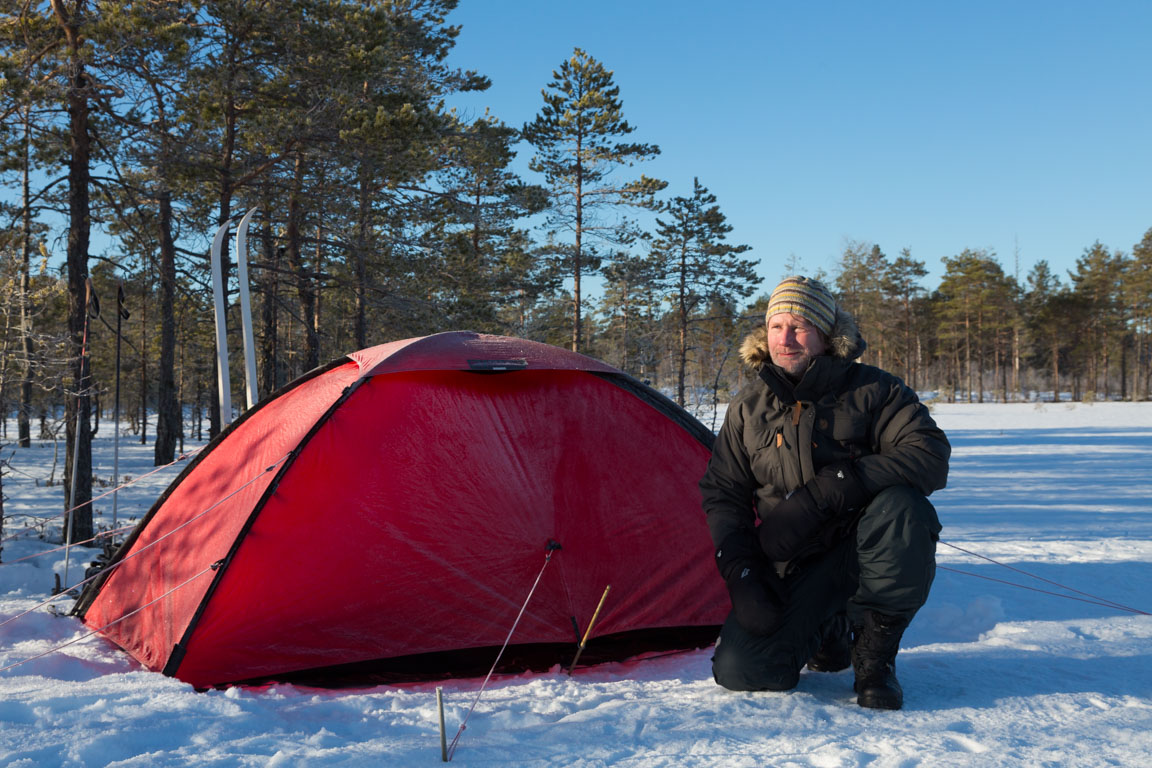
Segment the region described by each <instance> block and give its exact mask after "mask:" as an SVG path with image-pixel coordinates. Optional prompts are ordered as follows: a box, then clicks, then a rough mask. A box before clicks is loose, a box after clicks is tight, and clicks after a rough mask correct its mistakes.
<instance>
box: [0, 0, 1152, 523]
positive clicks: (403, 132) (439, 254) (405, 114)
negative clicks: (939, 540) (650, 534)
mask: <svg viewBox="0 0 1152 768" xmlns="http://www.w3.org/2000/svg"><path fill="white" fill-rule="evenodd" d="M455 4H456V3H455V1H454V0H408V1H406V2H394V1H389V0H375V1H365V2H352V1H351V0H279V1H278V2H275V3H270V2H264V1H257V0H172V1H165V0H154V1H153V2H148V3H140V2H105V3H95V2H92V1H91V0H71V2H66V1H65V0H49V1H48V2H31V3H16V2H10V1H8V0H0V8H2V10H0V78H2V79H0V117H2V123H0V144H2V149H3V152H2V157H3V162H2V164H0V184H2V189H3V198H2V200H0V259H2V261H0V311H2V312H3V314H4V317H3V331H2V333H3V336H2V342H0V343H2V349H0V354H2V357H0V403H2V404H3V407H4V409H5V410H6V411H7V412H8V413H13V412H15V413H16V414H17V415H18V426H17V434H16V435H13V436H10V437H8V439H9V440H13V441H15V442H17V443H18V444H19V445H27V444H28V443H29V441H30V440H31V439H32V437H33V436H34V435H36V434H39V435H41V436H44V437H51V436H55V435H59V434H60V433H61V431H62V430H63V431H65V432H66V433H67V436H68V446H69V448H68V451H69V454H68V455H69V458H68V459H67V461H66V462H65V466H64V470H65V474H66V475H68V474H69V473H70V472H71V467H72V466H73V464H72V458H71V451H72V446H73V444H77V445H78V446H79V450H80V455H79V457H77V463H76V465H75V466H76V467H77V468H78V478H79V479H78V482H77V483H76V499H75V500H76V502H77V503H83V502H85V501H87V500H88V499H89V498H90V493H91V489H90V484H89V482H88V481H89V479H90V476H91V464H90V462H91V458H90V440H91V431H92V429H93V428H99V427H98V425H99V422H100V419H101V418H107V417H108V416H110V415H111V411H112V393H113V392H114V389H115V384H116V375H115V371H116V368H115V361H116V348H117V345H116V336H115V332H114V329H115V328H117V327H120V328H121V329H122V343H121V344H120V345H119V346H120V362H121V364H120V371H121V376H120V379H119V382H120V390H121V403H122V413H123V414H124V416H125V417H126V418H129V419H132V420H134V421H135V423H136V424H137V425H139V428H140V438H141V440H154V444H155V460H156V462H157V463H166V462H168V461H171V460H172V458H173V456H174V453H175V451H176V450H177V448H178V446H179V444H180V441H181V440H182V439H183V437H184V436H186V435H187V434H189V430H192V429H201V426H200V425H201V423H202V421H203V420H204V419H206V420H207V421H208V424H207V430H208V432H209V433H215V432H216V431H218V430H219V429H220V428H221V424H220V423H219V419H218V416H217V413H218V409H217V407H216V405H217V403H216V399H217V391H216V387H215V369H214V366H215V357H214V346H215V342H214V338H213V321H212V297H211V290H210V284H211V282H210V275H209V271H208V250H209V242H210V240H211V237H212V235H213V234H214V232H215V231H216V229H217V227H218V226H220V225H222V224H223V223H225V222H229V221H235V219H236V218H237V217H238V216H239V215H241V214H243V213H244V212H245V211H246V210H248V209H250V208H256V209H258V211H259V215H258V216H257V218H256V219H255V221H254V223H253V226H252V229H251V232H250V237H249V245H250V251H251V253H250V257H249V267H250V276H251V283H252V293H253V307H254V308H253V314H254V320H255V331H256V342H257V346H258V354H257V358H258V369H259V371H260V381H259V391H260V393H261V394H262V395H267V394H268V393H269V392H272V391H274V390H276V389H277V388H279V387H281V386H283V385H284V384H286V383H287V382H289V381H291V380H292V379H293V378H295V377H297V376H299V375H300V374H302V373H304V372H306V371H308V370H311V369H312V368H315V367H316V366H318V365H320V364H323V363H325V362H327V361H328V360H330V359H333V358H335V357H338V356H339V355H341V354H343V353H345V352H348V351H351V350H354V349H357V348H362V347H366V346H370V345H373V344H378V343H382V342H385V341H390V340H394V339H400V338H406V337H411V336H419V335H425V334H429V333H435V332H439V331H445V330H459V329H471V330H476V331H484V332H492V333H500V334H509V335H516V336H523V337H526V338H531V339H535V340H540V341H545V342H549V343H553V344H558V345H564V346H568V347H571V348H573V349H576V350H578V351H581V352H584V353H586V354H590V355H593V356H595V357H599V358H602V359H604V360H606V361H607V362H609V363H612V364H614V365H616V366H618V367H620V368H623V369H625V370H627V371H629V372H631V373H633V374H634V375H636V376H637V377H639V378H642V379H645V380H648V381H649V382H651V383H652V384H654V385H656V386H658V387H661V388H664V389H665V390H666V391H668V392H669V393H670V394H671V395H672V396H673V397H675V398H677V399H679V400H680V401H682V402H689V401H691V400H693V399H697V398H701V397H709V398H716V399H719V400H724V399H726V398H727V396H728V394H729V393H730V392H731V391H732V390H734V389H735V388H737V387H738V386H739V384H740V382H741V380H742V377H743V376H744V374H743V373H742V371H741V367H740V364H739V362H738V360H737V354H736V351H735V350H736V348H737V347H738V344H739V341H740V340H741V338H742V337H743V336H744V335H745V334H746V333H748V332H749V331H750V330H752V329H753V328H754V327H755V325H756V324H757V323H758V322H759V321H760V319H761V318H760V314H761V312H762V309H763V303H764V300H763V298H761V299H759V300H756V301H754V302H753V303H751V304H749V301H750V300H751V299H752V297H753V295H754V294H755V293H757V292H758V291H760V292H763V291H765V290H770V288H771V286H765V285H762V284H761V281H760V279H759V278H758V277H757V273H756V265H757V260H756V259H755V258H754V254H752V253H751V252H750V248H749V247H748V246H747V245H737V244H732V243H730V242H728V240H727V237H728V235H729V234H730V233H731V229H732V228H731V226H730V225H729V224H728V223H727V222H726V219H725V216H724V214H723V213H722V211H721V209H720V207H719V204H718V203H717V201H716V198H715V196H714V195H712V194H711V193H710V192H709V191H708V189H707V187H706V186H704V184H702V183H701V181H700V180H698V179H676V180H672V184H671V185H669V183H668V182H666V181H663V180H659V179H653V178H650V177H647V176H644V175H640V174H638V173H637V172H636V171H635V170H634V168H635V167H636V166H637V165H638V164H641V163H642V162H643V161H645V160H647V159H650V158H651V157H653V156H655V155H657V154H658V153H659V152H660V150H659V147H658V146H657V145H655V144H647V143H640V142H636V141H633V140H632V139H631V134H633V133H634V132H635V129H634V127H633V126H631V125H630V124H629V123H628V122H627V120H626V118H625V115H624V113H623V107H622V103H623V102H622V98H621V96H620V93H619V89H618V87H617V86H616V84H615V83H614V80H613V76H612V72H611V70H609V69H608V68H607V67H606V66H605V65H603V64H601V63H600V62H599V61H597V60H596V59H595V58H593V57H592V56H590V55H589V54H588V53H586V52H584V51H583V50H580V49H576V50H574V51H573V52H572V53H571V55H570V56H569V58H567V59H565V60H563V61H562V62H561V63H560V64H559V66H558V67H557V69H556V70H555V71H554V72H552V73H551V77H550V78H549V73H547V72H542V73H541V84H542V86H543V98H542V99H541V101H540V111H539V113H538V114H537V115H536V117H535V118H534V119H533V120H532V121H531V122H529V123H527V124H525V125H523V126H509V125H506V124H504V123H503V122H502V121H501V120H500V119H499V116H496V115H491V114H484V115H464V114H460V113H458V112H456V111H454V110H453V109H451V108H449V107H448V106H447V105H446V102H449V101H451V97H452V96H453V94H458V93H462V92H467V91H482V90H483V89H485V88H487V87H488V85H489V81H488V79H487V78H486V77H485V76H484V75H483V74H482V73H475V72H465V71H460V70H457V69H454V68H452V67H450V66H449V65H448V64H447V55H448V53H449V52H450V50H451V48H452V46H453V44H454V41H455V39H456V37H457V35H458V34H459V33H460V30H459V29H458V28H455V27H453V26H451V24H450V23H449V18H448V17H449V12H450V11H451V9H452V8H453V7H454V6H455ZM563 55H565V52H558V58H559V57H561V56H563ZM526 97H530V95H526ZM518 150H519V151H523V152H526V153H527V154H528V156H529V157H530V158H531V163H530V166H529V168H530V173H531V174H532V178H528V179H525V178H521V177H520V176H519V175H518V174H517V173H516V172H515V171H514V170H513V169H512V160H513V158H514V156H515V153H516V152H517V151H518ZM677 192H679V194H677ZM1074 247H1076V246H1074ZM945 263H946V266H947V271H946V274H945V276H944V278H943V280H942V282H941V284H940V286H939V287H938V288H937V289H935V290H928V289H926V288H925V287H923V286H922V285H921V280H922V279H923V278H924V276H925V275H926V270H925V268H924V262H921V261H917V260H915V259H914V258H913V257H912V255H911V254H910V253H908V252H907V251H905V252H903V253H902V254H901V255H900V256H899V257H896V258H893V259H890V258H889V257H888V256H887V255H885V254H884V253H883V252H882V251H881V250H880V249H879V248H878V247H874V246H872V245H871V244H853V245H851V246H849V247H848V248H847V249H846V251H845V253H844V255H843V259H842V261H841V263H840V264H839V268H838V270H837V272H836V274H834V275H832V276H828V275H821V277H823V278H824V279H826V280H827V281H828V282H829V283H830V284H831V285H832V286H833V287H834V288H835V289H836V290H837V291H838V293H839V295H840V297H841V299H842V301H843V302H844V303H845V305H846V306H848V307H850V308H851V309H852V310H853V311H854V313H855V314H856V315H857V317H858V318H859V320H860V321H861V325H862V328H863V331H864V333H865V336H866V338H867V340H868V342H869V350H868V352H867V354H866V358H865V359H866V360H867V361H868V362H875V363H877V364H880V365H882V366H884V367H887V368H890V369H892V370H894V371H895V372H897V373H899V374H901V375H903V376H905V377H906V378H907V379H908V381H909V383H910V384H912V385H913V386H916V387H917V388H920V389H925V388H936V389H940V390H943V391H945V392H946V393H948V396H949V397H955V398H958V399H962V400H963V399H985V398H988V397H996V398H1007V397H1011V396H1018V395H1019V393H1022V392H1025V391H1029V390H1036V389H1044V390H1047V391H1050V392H1056V391H1059V390H1061V389H1064V390H1071V391H1073V392H1074V393H1075V394H1076V395H1077V396H1087V395H1088V394H1089V393H1098V394H1100V395H1106V396H1117V397H1131V398H1147V397H1148V396H1149V376H1150V372H1152V366H1150V362H1149V333H1150V331H1152V328H1150V322H1152V306H1150V296H1152V239H1150V237H1145V239H1144V240H1143V242H1141V243H1140V244H1138V245H1136V246H1135V247H1134V249H1133V251H1132V253H1131V254H1130V255H1126V254H1124V253H1121V252H1110V251H1109V250H1108V249H1106V248H1105V247H1103V246H1101V245H1099V244H1096V245H1093V246H1091V247H1089V248H1088V249H1087V250H1085V252H1084V256H1083V258H1082V259H1081V261H1080V262H1079V265H1078V269H1077V272H1076V274H1074V275H1071V276H1070V277H1071V280H1072V282H1071V285H1065V284H1064V282H1063V281H1062V280H1061V279H1060V278H1059V277H1058V276H1056V275H1054V274H1052V273H1051V272H1050V271H1049V270H1048V268H1047V266H1046V264H1044V263H1043V262H1041V263H1040V264H1038V265H1036V267H1035V268H1034V269H1033V270H1032V272H1031V273H1030V274H1029V275H1028V276H1027V278H1026V280H1025V282H1024V283H1023V284H1020V283H1019V282H1018V281H1017V280H1016V279H1014V278H1013V277H1011V276H1009V275H1007V274H1005V272H1004V270H1003V269H1002V268H1001V266H1000V265H999V264H998V263H997V261H996V258H995V255H994V254H990V253H986V252H981V251H965V252H964V253H962V254H959V255H956V256H954V257H950V258H948V259H945ZM793 266H794V265H785V264H781V265H780V266H779V268H778V269H776V270H772V269H769V270H767V271H768V272H773V271H775V272H776V273H778V275H779V276H783V275H784V274H786V273H787V272H789V271H793V270H792V269H790V267H793ZM225 268H226V269H227V270H228V272H229V273H230V274H232V275H233V279H234V264H233V262H232V260H231V259H226V261H225ZM590 279H595V281H596V282H595V283H594V285H595V286H596V290H595V291H589V289H588V286H589V282H588V281H589V280H590ZM89 284H91V286H92V287H93V289H94V294H95V296H96V297H97V298H98V300H99V303H100V312H99V314H98V315H97V313H96V307H95V305H94V302H92V301H90V300H89V297H88V290H87V286H88V285H89ZM118 296H122V300H118ZM232 297H233V300H234V298H235V283H234V281H233V294H232ZM233 304H235V302H234V301H233ZM233 312H235V308H233ZM230 327H231V328H233V329H236V328H238V320H237V318H236V317H235V315H233V316H232V317H231V318H230ZM232 339H233V341H232V343H233V345H234V348H233V349H232V352H231V357H232V360H233V361H238V360H240V359H241V358H240V350H239V346H238V345H239V335H238V334H235V333H234V334H232ZM232 374H233V377H234V383H233V392H235V393H237V394H238V393H240V392H241V391H242V386H241V380H240V376H241V375H242V374H241V370H240V366H239V365H236V364H234V365H233V366H232ZM961 393H962V394H961ZM237 405H239V403H237ZM145 412H153V413H156V414H157V421H156V426H155V434H154V435H148V434H147V427H146V426H145V422H144V420H143V419H142V418H141V416H142V414H144V413H145ZM188 414H193V416H194V418H193V419H192V421H191V422H190V421H189V420H188V418H187V416H188ZM201 416H202V417H203V418H201ZM77 426H78V427H79V435H78V438H79V439H78V440H76V439H75V437H76V436H74V435H73V434H72V433H73V432H74V431H75V429H76V427H77ZM67 480H68V478H66V481H67ZM67 487H69V488H71V487H72V486H71V484H70V483H69V485H68V486H67ZM69 501H71V498H70V499H69ZM83 522H84V521H80V523H81V525H82V524H83ZM81 533H82V531H81ZM78 535H80V534H79V533H78Z"/></svg>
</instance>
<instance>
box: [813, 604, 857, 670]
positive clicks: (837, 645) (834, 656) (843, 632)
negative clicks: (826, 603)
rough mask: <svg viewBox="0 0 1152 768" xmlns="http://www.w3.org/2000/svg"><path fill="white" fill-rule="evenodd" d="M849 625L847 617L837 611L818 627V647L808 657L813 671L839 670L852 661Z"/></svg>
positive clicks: (846, 667) (845, 667) (846, 666)
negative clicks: (810, 656)
mask: <svg viewBox="0 0 1152 768" xmlns="http://www.w3.org/2000/svg"><path fill="white" fill-rule="evenodd" d="M850 631H851V626H850V625H849V624H848V617H847V616H846V615H844V614H843V613H838V614H836V615H835V616H833V617H832V618H831V619H829V620H828V621H827V622H826V623H825V624H824V626H822V627H821V628H820V648H819V649H817V651H816V653H814V654H812V658H810V659H808V669H810V670H812V671H813V672H839V671H840V670H842V669H848V665H849V664H851V663H852V641H851V637H850V635H849V633H850Z"/></svg>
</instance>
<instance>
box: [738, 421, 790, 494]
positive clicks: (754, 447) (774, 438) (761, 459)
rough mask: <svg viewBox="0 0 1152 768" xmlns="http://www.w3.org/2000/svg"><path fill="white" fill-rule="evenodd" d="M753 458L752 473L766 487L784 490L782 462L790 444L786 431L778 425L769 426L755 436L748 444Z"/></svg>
mask: <svg viewBox="0 0 1152 768" xmlns="http://www.w3.org/2000/svg"><path fill="white" fill-rule="evenodd" d="M748 448H749V456H750V457H751V460H752V474H753V475H754V476H755V478H756V481H757V482H758V483H759V484H760V485H761V486H764V487H768V488H773V489H775V490H776V491H777V492H783V490H784V488H783V477H784V472H783V469H782V466H781V463H782V462H783V461H785V457H786V455H787V451H788V446H787V445H786V443H785V440H784V433H783V431H782V430H781V429H780V427H778V426H773V427H769V428H768V429H765V430H763V431H762V432H761V433H760V434H758V435H756V436H755V439H754V440H752V442H751V444H750V445H749V446H748Z"/></svg>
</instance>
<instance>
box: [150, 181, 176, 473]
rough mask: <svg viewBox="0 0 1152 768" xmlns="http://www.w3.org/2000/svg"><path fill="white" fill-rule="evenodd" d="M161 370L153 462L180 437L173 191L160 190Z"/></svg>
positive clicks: (165, 456)
mask: <svg viewBox="0 0 1152 768" xmlns="http://www.w3.org/2000/svg"><path fill="white" fill-rule="evenodd" d="M158 203H159V214H160V370H159V372H158V383H157V390H156V446H155V449H154V452H153V455H152V461H153V464H154V465H155V466H161V465H164V464H170V463H171V462H172V460H173V459H174V458H175V457H176V443H177V441H178V440H179V439H180V431H181V430H180V426H181V425H180V403H179V402H177V399H176V318H175V314H174V308H175V301H176V245H175V243H174V242H173V241H172V195H171V193H170V192H169V191H168V190H167V189H165V190H163V191H162V192H161V193H160V199H159V201H158Z"/></svg>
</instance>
